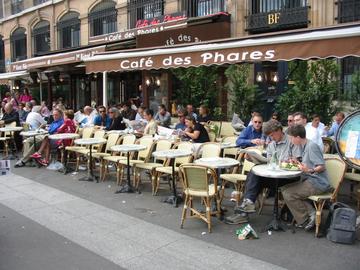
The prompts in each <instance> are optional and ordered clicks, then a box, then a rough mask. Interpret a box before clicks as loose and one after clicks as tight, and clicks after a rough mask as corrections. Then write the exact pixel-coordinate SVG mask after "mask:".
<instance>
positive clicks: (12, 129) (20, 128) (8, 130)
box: [0, 127, 23, 159]
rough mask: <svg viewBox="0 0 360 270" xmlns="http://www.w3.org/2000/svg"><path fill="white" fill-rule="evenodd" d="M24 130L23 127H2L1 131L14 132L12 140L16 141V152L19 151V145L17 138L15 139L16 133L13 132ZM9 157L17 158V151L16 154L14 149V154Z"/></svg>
mask: <svg viewBox="0 0 360 270" xmlns="http://www.w3.org/2000/svg"><path fill="white" fill-rule="evenodd" d="M22 130H23V127H2V128H0V132H12V133H11V138H10V140H11V141H12V142H13V143H14V146H15V148H14V149H15V152H17V147H16V143H15V140H14V133H13V132H16V131H22ZM14 149H13V150H14ZM8 158H9V159H14V158H17V156H16V153H15V154H14V151H13V155H12V156H11V157H9V156H8Z"/></svg>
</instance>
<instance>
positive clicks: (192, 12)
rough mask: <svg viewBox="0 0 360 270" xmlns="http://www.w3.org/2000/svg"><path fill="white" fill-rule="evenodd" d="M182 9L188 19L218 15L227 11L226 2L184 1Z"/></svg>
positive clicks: (211, 0)
mask: <svg viewBox="0 0 360 270" xmlns="http://www.w3.org/2000/svg"><path fill="white" fill-rule="evenodd" d="M181 9H182V10H183V11H184V12H185V13H186V14H187V16H188V17H197V16H206V15H211V14H216V13H219V12H224V11H225V0H182V1H181Z"/></svg>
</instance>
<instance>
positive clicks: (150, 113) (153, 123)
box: [144, 109, 157, 135]
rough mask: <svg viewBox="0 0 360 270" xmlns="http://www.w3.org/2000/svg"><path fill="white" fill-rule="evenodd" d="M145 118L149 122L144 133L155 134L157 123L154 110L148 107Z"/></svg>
mask: <svg viewBox="0 0 360 270" xmlns="http://www.w3.org/2000/svg"><path fill="white" fill-rule="evenodd" d="M144 118H145V120H146V121H147V124H146V126H145V129H144V135H154V134H155V133H156V131H157V123H156V121H155V119H154V112H153V110H150V109H146V110H145V111H144Z"/></svg>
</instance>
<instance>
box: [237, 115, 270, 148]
mask: <svg viewBox="0 0 360 270" xmlns="http://www.w3.org/2000/svg"><path fill="white" fill-rule="evenodd" d="M262 121H263V118H262V116H261V115H260V114H255V115H254V116H253V118H252V123H253V124H252V125H250V126H248V127H247V128H245V129H244V130H243V131H242V132H241V133H240V135H239V137H238V138H237V140H236V146H237V147H241V148H246V147H249V146H256V145H263V144H264V140H262V137H263V136H262V135H263V134H262V131H261V127H262Z"/></svg>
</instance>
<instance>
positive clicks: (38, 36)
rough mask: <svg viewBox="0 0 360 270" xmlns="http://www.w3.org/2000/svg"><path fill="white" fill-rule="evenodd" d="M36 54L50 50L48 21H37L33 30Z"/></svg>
mask: <svg viewBox="0 0 360 270" xmlns="http://www.w3.org/2000/svg"><path fill="white" fill-rule="evenodd" d="M32 40H33V45H34V56H36V55H41V54H43V53H45V52H48V51H50V24H49V22H48V21H41V22H39V23H37V24H36V25H35V26H34V28H33V30H32Z"/></svg>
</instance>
